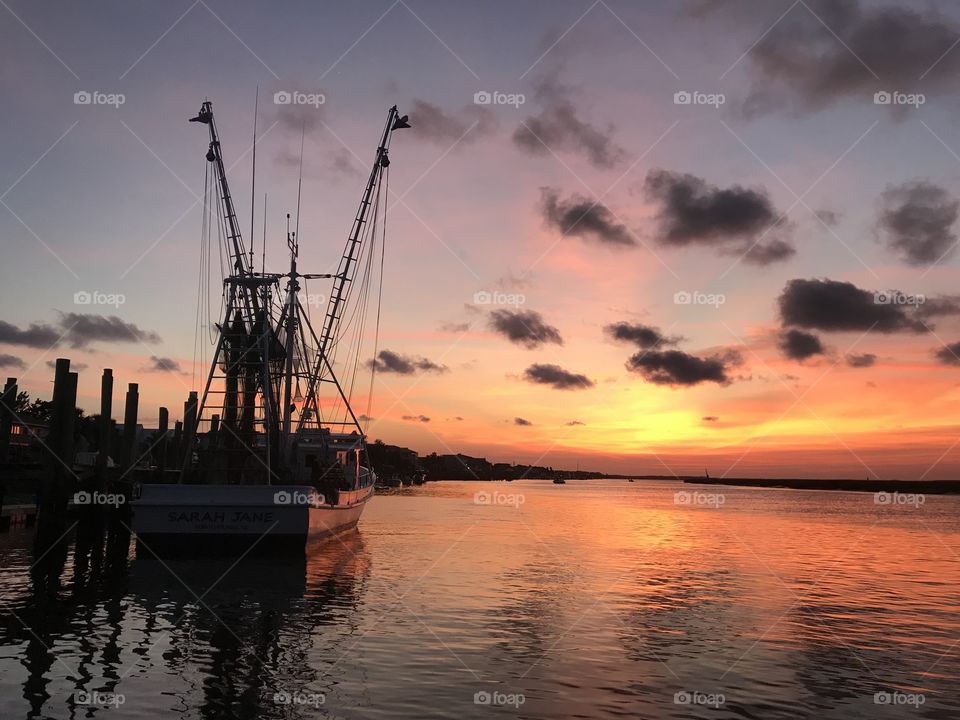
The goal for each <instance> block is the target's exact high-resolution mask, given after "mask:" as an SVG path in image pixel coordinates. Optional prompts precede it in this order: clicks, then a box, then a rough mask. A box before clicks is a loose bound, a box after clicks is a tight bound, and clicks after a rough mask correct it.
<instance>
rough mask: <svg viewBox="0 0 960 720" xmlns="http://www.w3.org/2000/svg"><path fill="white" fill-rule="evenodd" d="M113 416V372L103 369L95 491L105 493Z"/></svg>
mask: <svg viewBox="0 0 960 720" xmlns="http://www.w3.org/2000/svg"><path fill="white" fill-rule="evenodd" d="M112 416H113V370H111V369H110V368H105V369H104V371H103V377H102V378H101V379H100V417H99V419H98V422H97V489H98V490H99V491H100V492H106V491H107V460H108V458H109V457H110V436H111V434H112V433H111V418H112Z"/></svg>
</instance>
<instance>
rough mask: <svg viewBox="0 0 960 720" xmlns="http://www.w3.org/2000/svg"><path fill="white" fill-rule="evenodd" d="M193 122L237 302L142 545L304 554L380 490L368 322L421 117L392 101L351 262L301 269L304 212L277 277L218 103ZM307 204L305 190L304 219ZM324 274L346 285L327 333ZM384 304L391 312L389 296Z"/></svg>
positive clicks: (150, 500)
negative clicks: (395, 148)
mask: <svg viewBox="0 0 960 720" xmlns="http://www.w3.org/2000/svg"><path fill="white" fill-rule="evenodd" d="M191 122H197V123H201V124H203V125H206V126H207V128H208V131H209V145H208V149H207V154H206V159H207V161H208V164H207V178H206V187H207V189H206V191H205V195H204V200H205V203H204V205H205V212H204V229H203V232H201V258H203V257H204V255H205V254H206V257H207V261H206V270H207V274H208V277H209V265H210V263H209V258H210V256H211V255H215V253H216V252H217V251H216V249H214V250H212V251H211V246H213V245H214V244H216V243H219V245H220V255H221V258H222V262H229V268H230V269H229V273H228V274H227V275H226V277H224V278H223V300H222V302H223V308H224V309H223V312H222V315H219V314H218V319H219V322H216V323H212V324H213V326H214V327H215V328H216V331H217V332H216V338H215V348H216V349H215V351H214V352H213V356H212V362H211V364H210V371H209V374H208V375H207V379H206V384H205V386H204V389H203V393H202V395H199V397H198V394H197V393H196V392H191V393H190V398H189V400H188V401H187V403H185V405H184V420H183V428H182V435H181V439H180V442H179V443H177V444H176V445H177V448H178V449H177V450H176V453H177V457H178V462H177V465H178V467H179V470H178V472H177V473H176V474H175V475H174V477H175V479H176V482H161V483H142V484H140V485H138V487H137V488H136V489H135V491H134V500H133V503H132V506H133V529H134V531H135V533H136V537H137V547H138V552H141V551H142V552H144V553H145V554H147V555H157V554H159V553H161V552H164V551H168V550H183V549H188V550H190V551H191V552H197V551H206V550H214V551H218V550H221V549H229V550H230V551H235V550H236V548H238V547H240V548H245V549H246V550H250V549H252V548H253V547H254V546H256V547H258V548H260V549H267V548H283V549H285V550H300V551H302V550H303V549H304V548H305V547H306V546H307V545H308V544H309V543H311V542H312V541H315V540H318V539H321V538H324V537H329V536H332V535H335V534H337V533H341V532H344V531H347V530H350V529H351V528H353V527H355V526H356V524H357V521H358V520H359V519H360V515H361V514H362V513H363V510H364V506H365V505H366V503H367V502H368V501H369V500H370V499H371V497H372V496H373V493H374V484H375V482H376V475H375V473H374V471H373V469H372V468H371V467H370V463H369V462H368V460H367V453H366V436H365V434H364V431H363V428H362V427H361V423H360V420H359V419H358V417H357V415H356V414H355V413H354V410H353V408H352V406H351V399H352V395H353V387H354V384H355V380H356V375H357V372H358V370H359V369H360V368H361V367H366V366H369V367H370V371H371V373H372V372H373V371H374V369H375V367H376V366H375V364H374V363H361V362H360V360H361V358H363V357H365V353H364V349H365V342H366V340H365V338H364V329H363V328H364V323H363V322H362V319H363V317H364V313H365V312H366V311H367V308H368V304H369V299H370V294H371V289H372V288H374V287H375V285H374V280H373V274H374V273H376V272H378V268H381V269H382V267H383V263H382V259H383V256H382V253H383V232H384V229H385V227H386V222H385V213H386V205H387V203H386V194H387V192H389V170H388V168H389V165H390V159H389V149H390V141H391V137H392V134H393V131H395V130H398V129H402V128H407V127H410V125H409V123H408V122H407V116H406V115H403V116H401V115H400V113H399V112H398V110H397V108H396V106H394V107H392V108H390V110H389V112H388V115H387V120H386V123H385V125H384V127H383V131H382V133H381V135H380V141H379V144H378V146H377V151H376V155H375V158H374V162H373V167H372V169H371V171H370V176H369V179H368V181H367V184H366V187H365V189H364V192H363V195H362V198H361V201H360V206H359V209H358V211H357V214H356V216H355V218H354V221H353V225H352V228H351V231H350V235H349V236H348V238H347V242H346V246H345V248H344V250H343V254H342V256H341V258H340V260H339V264H338V267H337V271H336V273H327V274H310V273H301V272H300V271H299V269H298V266H297V260H298V256H299V248H300V245H299V242H300V238H299V235H298V229H299V228H298V227H297V229H295V230H293V231H291V229H290V215H287V233H286V235H287V237H286V240H287V248H288V250H289V255H290V264H289V271H288V272H285V273H268V272H266V271H265V261H264V266H263V267H262V268H261V270H260V271H259V272H258V271H257V270H256V269H255V257H254V250H253V244H252V238H251V244H250V246H249V248H248V247H247V246H246V245H245V244H244V241H243V239H242V237H241V233H240V225H239V222H238V221H237V216H236V212H235V210H234V204H233V200H232V196H231V194H230V189H229V185H228V183H227V177H226V171H225V169H224V161H223V156H222V154H221V145H220V139H219V136H218V133H217V126H216V123H215V122H214V115H213V106H212V103H210V102H209V101H205V102H204V103H203V105H202V107H201V109H200V112H199V114H198V115H197V116H196V117H194V118H191ZM254 136H256V130H254ZM301 145H302V144H301ZM301 156H302V150H301ZM254 162H255V161H254ZM301 164H302V163H301ZM300 187H302V172H301V183H300ZM299 206H300V190H299V189H298V197H297V219H296V225H297V226H299ZM264 228H266V225H265V224H264ZM252 232H253V218H252V216H251V235H252ZM265 244H266V229H264V245H265ZM378 250H379V253H380V257H379V258H377V262H374V259H375V254H376V253H377V252H378ZM264 255H265V253H264ZM203 262H204V261H203V260H202V259H201V277H202V276H203V269H204V268H203ZM379 272H380V274H381V277H380V282H381V287H382V270H380V271H379ZM312 280H320V281H331V283H332V285H331V287H330V294H329V296H328V300H326V313H325V315H324V318H323V324H322V327H320V328H319V330H320V331H319V334H318V333H317V332H315V330H314V327H313V325H312V323H311V321H310V314H309V309H308V308H309V305H310V302H309V301H308V302H307V304H306V305H304V303H302V302H301V295H302V292H301V291H304V290H306V285H307V283H308V281H312ZM202 297H203V293H202V292H201V294H200V298H201V300H200V301H199V302H200V305H198V307H200V306H201V305H202V304H203V302H202ZM208 297H209V296H208ZM310 297H313V296H310ZM376 309H377V314H378V317H379V298H378V299H377V307H376ZM199 314H200V313H199V311H198V316H199ZM344 318H346V320H347V322H345V323H341V320H343V319H344ZM198 322H199V320H198ZM375 354H376V340H375V341H374V351H373V355H374V356H375ZM335 368H336V369H337V370H338V371H341V373H340V376H339V377H338V373H337V372H335ZM351 373H352V375H351ZM370 387H371V390H372V387H373V379H372V377H371V381H370Z"/></svg>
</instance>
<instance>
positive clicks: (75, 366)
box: [46, 360, 90, 372]
mask: <svg viewBox="0 0 960 720" xmlns="http://www.w3.org/2000/svg"><path fill="white" fill-rule="evenodd" d="M46 366H47V367H48V368H50V369H51V370H56V369H57V361H56V360H47V362H46ZM88 367H90V366H89V365H87V364H86V363H79V362H73V361H71V362H70V370H71V372H83V371H84V370H86V369H87V368H88Z"/></svg>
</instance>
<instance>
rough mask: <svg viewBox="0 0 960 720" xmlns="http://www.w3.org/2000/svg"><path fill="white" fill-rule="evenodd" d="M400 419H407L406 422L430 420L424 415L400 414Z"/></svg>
mask: <svg viewBox="0 0 960 720" xmlns="http://www.w3.org/2000/svg"><path fill="white" fill-rule="evenodd" d="M400 419H401V420H407V421H408V422H422V423H428V422H430V418H428V417H427V416H426V415H401V416H400Z"/></svg>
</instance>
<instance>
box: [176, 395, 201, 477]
mask: <svg viewBox="0 0 960 720" xmlns="http://www.w3.org/2000/svg"><path fill="white" fill-rule="evenodd" d="M196 435H197V392H196V391H195V390H191V391H190V395H189V396H188V397H187V401H186V402H185V403H184V404H183V448H182V456H181V458H180V467H181V468H182V469H183V470H184V471H187V470H188V468H189V467H190V466H191V465H192V464H193V441H194V438H195V437H196Z"/></svg>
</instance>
